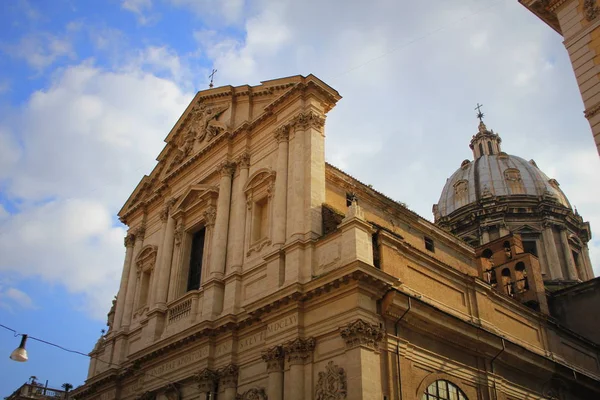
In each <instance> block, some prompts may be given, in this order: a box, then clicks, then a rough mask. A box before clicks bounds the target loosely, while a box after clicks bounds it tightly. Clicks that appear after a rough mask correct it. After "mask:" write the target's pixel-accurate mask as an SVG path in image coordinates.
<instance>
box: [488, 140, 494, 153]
mask: <svg viewBox="0 0 600 400" xmlns="http://www.w3.org/2000/svg"><path fill="white" fill-rule="evenodd" d="M487 144H488V150H489V151H490V154H494V149H493V148H492V142H487Z"/></svg>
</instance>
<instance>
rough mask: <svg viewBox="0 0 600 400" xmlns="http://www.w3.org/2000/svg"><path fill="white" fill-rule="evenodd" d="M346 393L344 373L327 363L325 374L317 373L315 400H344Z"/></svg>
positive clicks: (330, 362)
mask: <svg viewBox="0 0 600 400" xmlns="http://www.w3.org/2000/svg"><path fill="white" fill-rule="evenodd" d="M347 393H348V386H347V378H346V371H345V370H344V368H340V367H338V366H337V365H336V364H334V363H333V361H329V363H328V364H327V365H326V366H325V372H319V380H318V381H317V387H316V390H315V400H342V399H345V398H346V394H347Z"/></svg>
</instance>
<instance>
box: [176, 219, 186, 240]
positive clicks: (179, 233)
mask: <svg viewBox="0 0 600 400" xmlns="http://www.w3.org/2000/svg"><path fill="white" fill-rule="evenodd" d="M184 233H185V227H184V226H183V222H182V221H181V220H179V221H178V222H177V226H176V227H175V233H174V234H173V236H174V237H175V245H176V246H179V245H180V244H181V241H182V240H183V234H184Z"/></svg>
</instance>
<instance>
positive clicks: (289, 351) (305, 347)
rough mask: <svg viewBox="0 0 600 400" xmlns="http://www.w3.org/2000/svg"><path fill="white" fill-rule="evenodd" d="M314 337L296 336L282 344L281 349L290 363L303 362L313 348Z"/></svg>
mask: <svg viewBox="0 0 600 400" xmlns="http://www.w3.org/2000/svg"><path fill="white" fill-rule="evenodd" d="M315 343H316V342H315V338H312V337H309V338H296V339H294V340H292V341H290V342H287V343H286V344H284V345H283V351H284V352H285V355H286V356H287V359H288V362H290V363H296V362H299V363H304V361H305V360H306V359H307V358H309V357H310V355H311V354H312V352H313V350H314V349H315Z"/></svg>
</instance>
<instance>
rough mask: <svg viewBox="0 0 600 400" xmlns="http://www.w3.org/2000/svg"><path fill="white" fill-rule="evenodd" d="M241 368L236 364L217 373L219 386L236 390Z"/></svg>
mask: <svg viewBox="0 0 600 400" xmlns="http://www.w3.org/2000/svg"><path fill="white" fill-rule="evenodd" d="M238 373H239V368H238V366H237V365H235V364H229V365H227V366H226V367H223V368H221V369H219V370H218V371H217V374H218V375H219V385H220V386H221V387H224V388H236V387H237V381H238Z"/></svg>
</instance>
